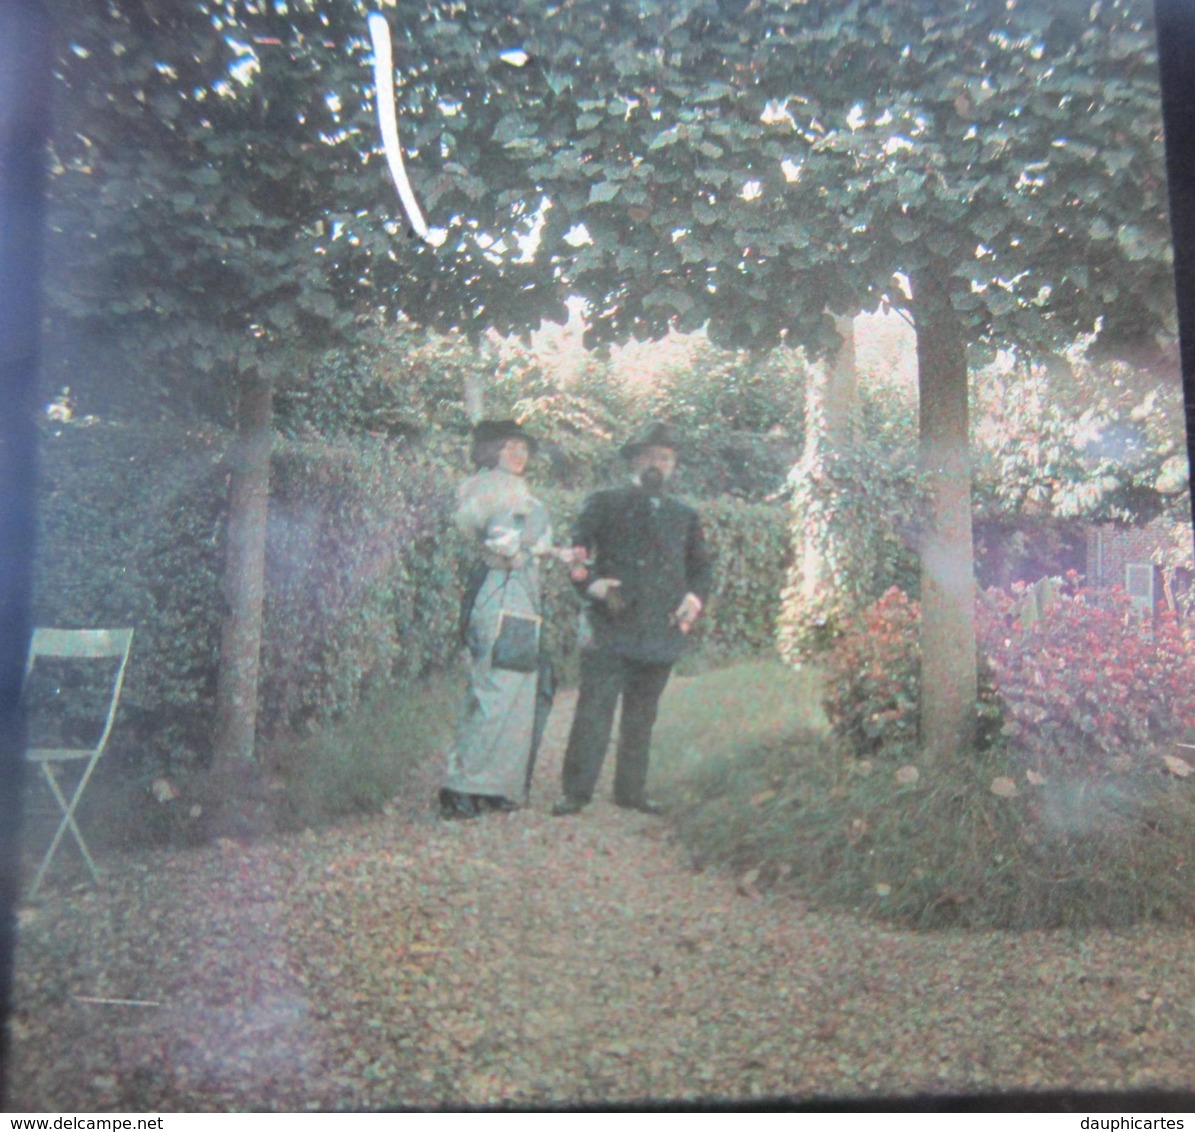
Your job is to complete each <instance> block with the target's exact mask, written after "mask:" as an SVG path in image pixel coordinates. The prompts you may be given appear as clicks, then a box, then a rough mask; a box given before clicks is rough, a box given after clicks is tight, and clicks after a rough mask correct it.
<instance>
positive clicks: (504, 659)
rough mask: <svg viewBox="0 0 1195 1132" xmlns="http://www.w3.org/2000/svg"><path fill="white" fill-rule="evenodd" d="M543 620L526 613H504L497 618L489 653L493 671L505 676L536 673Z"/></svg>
mask: <svg viewBox="0 0 1195 1132" xmlns="http://www.w3.org/2000/svg"><path fill="white" fill-rule="evenodd" d="M542 620H543V618H542V617H535V616H533V615H531V614H527V613H511V612H510V610H508V609H504V610H502V611H501V612H500V613H499V614H498V635H497V636H496V637H495V638H494V647H493V650H492V651H491V652H490V663H491V665H493V667H494V668H504V669H506V670H507V671H508V672H537V671H538V670H539V625H540V622H541V621H542Z"/></svg>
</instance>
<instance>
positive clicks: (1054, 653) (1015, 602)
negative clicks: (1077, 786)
mask: <svg viewBox="0 0 1195 1132" xmlns="http://www.w3.org/2000/svg"><path fill="white" fill-rule="evenodd" d="M1079 581H1080V578H1079V575H1077V574H1076V573H1075V572H1074V571H1071V572H1070V573H1069V574H1068V575H1067V578H1066V582H1065V584H1064V585H1063V587H1062V588H1061V589H1060V591H1059V592H1058V593H1057V594H1056V595H1055V597H1054V599H1053V600H1052V601H1050V602H1049V603H1048V604H1047V605H1046V606H1045V608H1044V609H1042V610H1041V615H1040V618H1039V619H1032V618H1022V617H1020V616H1019V609H1018V606H1019V602H1020V600H1022V599H1023V595H1022V594H1021V593H1018V592H1017V590H1016V589H1014V590H1013V591H1012V592H1011V593H1002V592H1000V591H988V593H987V594H985V595H984V598H985V600H984V601H983V602H981V604H980V607H979V608H980V612H979V622H978V629H979V635H980V641H981V647H982V649H983V651H984V653H985V654H986V656H987V658H988V660H989V662H990V664H991V667H992V671H993V675H994V678H995V681H996V685H997V688H998V689H999V696H1000V700H1001V702H1002V704H1003V708H1004V732H1005V734H1006V735H1007V736H1008V738H1009V740H1010V741H1011V743H1012V745H1013V747H1014V748H1015V749H1016V750H1018V751H1019V752H1020V753H1022V754H1023V755H1025V756H1027V758H1028V761H1029V762H1030V763H1032V764H1033V768H1034V769H1035V770H1038V771H1040V772H1043V773H1044V772H1046V771H1047V770H1059V771H1063V772H1080V773H1091V772H1093V771H1099V770H1118V769H1119V770H1127V769H1130V767H1131V766H1132V765H1134V764H1140V762H1141V760H1142V759H1143V758H1144V757H1146V756H1147V755H1153V754H1154V753H1155V752H1156V749H1157V748H1158V747H1160V746H1162V745H1165V744H1167V743H1170V742H1172V741H1173V740H1174V739H1176V738H1179V737H1181V736H1182V735H1183V734H1184V733H1185V732H1186V731H1187V730H1188V729H1190V728H1192V727H1195V652H1193V651H1192V649H1191V647H1190V645H1189V644H1188V642H1187V641H1186V640H1185V638H1184V635H1183V632H1182V628H1181V626H1180V625H1179V622H1178V620H1177V618H1176V617H1175V615H1174V614H1173V613H1171V612H1170V611H1169V610H1167V609H1165V608H1162V609H1160V610H1159V611H1158V613H1157V614H1156V616H1155V617H1154V618H1153V619H1152V620H1150V619H1147V618H1141V617H1140V616H1139V615H1138V614H1136V613H1135V611H1134V610H1133V607H1132V603H1131V602H1130V600H1129V598H1128V596H1127V595H1126V594H1125V593H1123V591H1121V590H1119V589H1115V590H1113V591H1111V592H1110V593H1101V594H1096V593H1095V592H1093V591H1091V590H1088V589H1084V588H1082V587H1081V586H1080V585H1079ZM1026 622H1028V623H1026Z"/></svg>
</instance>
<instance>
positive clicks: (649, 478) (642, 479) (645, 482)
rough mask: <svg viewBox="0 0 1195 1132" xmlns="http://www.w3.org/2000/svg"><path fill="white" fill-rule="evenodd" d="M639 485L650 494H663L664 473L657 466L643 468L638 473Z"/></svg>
mask: <svg viewBox="0 0 1195 1132" xmlns="http://www.w3.org/2000/svg"><path fill="white" fill-rule="evenodd" d="M639 486H640V487H641V488H643V490H644V491H645V492H646V493H647V494H648V495H651V496H659V495H663V494H664V474H663V472H661V471H660V469H659V468H644V469H643V471H641V472H640V473H639Z"/></svg>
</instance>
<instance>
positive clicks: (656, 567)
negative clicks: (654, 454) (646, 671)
mask: <svg viewBox="0 0 1195 1132" xmlns="http://www.w3.org/2000/svg"><path fill="white" fill-rule="evenodd" d="M573 545H574V546H583V547H585V548H586V549H587V550H588V551H589V553H590V557H591V558H593V559H594V562H593V565H592V567H591V568H590V571H589V577H588V578H587V579H586V580H585V581H584V582H583V583H579V584H578V589H580V590H581V591H582V592H584V591H585V589H587V588H588V586H590V585H591V584H592V583H593V582H595V581H597V580H598V579H599V578H617V579H618V580H619V581H620V582H622V586H621V588H620V591H619V592H620V595H621V598H622V602H623V609H622V610H621V612H619V613H617V614H612V613H611V611H610V609H609V607H607V605H606V603H605V602H604V601H591V602H589V604H588V610H587V616H588V618H589V623H590V626H591V628H592V630H593V641H592V644H591V646H590V647H594V648H598V649H602V650H603V651H605V652H610V653H613V654H615V655H617V656H624V657H627V658H629V659H631V660H640V661H648V662H654V663H664V664H671V663H672V662H673V661H675V660H676V659H677V657H679V656H680V654H681V652H682V651H683V650H684V647H685V641H686V638H685V635H684V634H683V633H682V632H681V631H680V630H679V629H678V628H677V627H676V626H675V625H674V624H673V623H672V620H671V619H672V615H673V613H674V612H675V611H676V607H677V606H678V605H680V603H681V601H682V600H683V599H684V596H685V594H687V593H693V594H696V595H697V596H698V597H699V598H700V599H701V602H702V604H703V605H704V604H705V602H706V601H707V600H708V599H709V591H710V579H711V564H710V555H709V551H708V550H707V548H706V544H705V535H704V533H703V532H702V529H701V520H700V519H699V517H698V515H697V512H696V511H695V510H693V508H692V507H689V506H687V505H685V504H684V503H681V502H680V501H679V500H678V499H673V498H672V497H670V496H668V495H663V496H655V497H652V496H649V495H648V493H647V492H645V491H644V490H643V489H642V488H640V487H638V486H637V485H633V484H632V485H629V486H627V487H619V488H613V489H611V490H608V491H598V492H595V493H594V494H593V495H591V496H590V497H589V498H588V499H587V500H586V501H585V505H584V507H583V508H582V510H581V515H580V517H579V518H578V519H577V523H576V526H575V527H574V528H573Z"/></svg>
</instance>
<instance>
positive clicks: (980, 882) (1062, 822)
mask: <svg viewBox="0 0 1195 1132" xmlns="http://www.w3.org/2000/svg"><path fill="white" fill-rule="evenodd" d="M818 699H819V695H818V682H817V679H816V677H815V676H814V675H813V674H811V673H808V672H802V673H791V672H788V671H786V670H785V669H784V668H783V667H781V666H780V665H767V664H755V665H749V666H743V667H741V668H736V669H728V670H725V671H722V672H719V673H711V674H708V675H704V676H700V677H696V678H694V679H693V680H691V681H688V682H686V683H685V684H684V685H683V686H681V687H678V688H677V689H676V691H675V693H673V694H670V695H669V696H668V697H667V698H666V700H665V703H664V704H663V705H661V717H660V722H659V724H658V727H657V736H658V741H657V744H656V746H657V753H658V755H659V757H658V758H655V757H654V756H653V761H654V762H655V764H656V776H657V787H658V790H659V793H660V794H661V796H663V797H665V798H666V799H667V800H668V801H670V802H671V803H672V805H673V806H674V808H675V812H676V817H677V822H678V826H679V829H680V832H681V835H682V837H683V838H684V840H685V841H686V843H687V844H688V846H689V848H690V850H691V852H692V853H693V856H694V858H695V860H696V861H697V862H698V863H705V862H709V863H717V864H723V865H727V866H730V867H732V868H735V869H738V870H742V871H747V870H750V871H752V874H753V877H755V878H758V879H756V881H755V883H757V884H768V883H770V884H784V885H786V886H788V885H791V886H794V887H796V888H798V889H799V890H800V891H801V892H802V894H803V895H804V896H805V897H806V898H807V899H809V900H810V902H811V903H813V904H815V905H816V906H819V907H823V908H840V909H847V910H850V911H854V912H857V913H859V914H863V915H868V916H872V917H875V918H879V919H883V920H890V921H894V922H897V923H900V924H903V925H908V926H913V927H920V928H938V927H947V926H962V927H973V928H980V927H982V928H1018V929H1024V928H1055V927H1092V926H1101V927H1117V926H1125V925H1128V924H1132V923H1136V922H1140V921H1143V920H1154V921H1167V922H1174V923H1190V922H1192V920H1195V896H1193V894H1192V888H1193V886H1192V883H1191V880H1192V874H1193V872H1195V778H1188V779H1180V778H1176V777H1173V776H1171V775H1168V774H1166V773H1165V771H1164V769H1163V763H1162V760H1161V758H1158V759H1157V760H1156V766H1157V768H1158V769H1157V770H1156V771H1155V770H1147V771H1142V770H1136V771H1133V772H1126V773H1123V774H1105V775H1101V776H1098V777H1094V776H1093V777H1088V778H1084V779H1082V780H1077V779H1063V778H1062V777H1050V776H1047V777H1046V778H1045V780H1043V781H1037V782H1033V781H1030V780H1029V779H1028V777H1027V776H1026V775H1025V774H1024V773H1023V772H1019V771H1016V770H1015V769H1013V767H1012V764H1011V763H1010V760H1009V758H1008V756H1007V755H1003V754H997V753H992V754H987V755H976V756H974V757H973V758H972V759H971V760H969V761H968V762H966V763H965V764H962V765H959V766H953V767H942V768H933V767H928V766H925V765H917V764H916V762H912V763H909V764H905V765H902V764H901V763H900V762H897V761H894V760H888V761H885V760H884V758H883V757H882V756H878V757H874V758H871V759H861V758H858V757H857V756H855V755H854V754H852V753H850V752H847V751H844V750H843V749H842V748H841V747H839V746H836V745H835V743H834V742H833V741H832V740H831V739H830V737H829V736H828V734H827V731H826V728H825V721H824V719H822V718H821V716H820V710H819V709H818V707H817V702H818ZM1145 761H1146V763H1147V765H1153V764H1152V763H1150V761H1149V760H1145ZM914 770H915V772H916V773H915V774H914ZM993 784H996V786H997V791H998V792H993Z"/></svg>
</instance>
